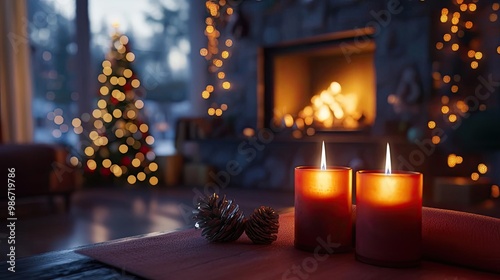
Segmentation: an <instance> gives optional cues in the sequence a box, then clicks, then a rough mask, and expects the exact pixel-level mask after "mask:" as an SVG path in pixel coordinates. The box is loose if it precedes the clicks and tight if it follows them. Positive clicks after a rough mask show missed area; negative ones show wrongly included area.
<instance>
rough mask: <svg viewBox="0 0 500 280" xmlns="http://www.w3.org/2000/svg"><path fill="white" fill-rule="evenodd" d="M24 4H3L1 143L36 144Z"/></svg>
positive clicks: (9, 0)
mask: <svg viewBox="0 0 500 280" xmlns="http://www.w3.org/2000/svg"><path fill="white" fill-rule="evenodd" d="M26 9H27V5H26V1H25V0H2V1H0V108H1V110H0V117H1V118H0V123H1V124H0V127H1V130H2V131H1V134H0V135H1V137H2V139H0V143H27V142H31V141H33V118H32V111H31V94H32V92H31V73H30V45H29V39H28V18H27V10H26Z"/></svg>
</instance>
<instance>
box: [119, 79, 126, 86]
mask: <svg viewBox="0 0 500 280" xmlns="http://www.w3.org/2000/svg"><path fill="white" fill-rule="evenodd" d="M126 83H127V80H126V79H125V78H124V77H119V78H118V85H120V86H124V85H125V84H126Z"/></svg>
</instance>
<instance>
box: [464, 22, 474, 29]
mask: <svg viewBox="0 0 500 280" xmlns="http://www.w3.org/2000/svg"><path fill="white" fill-rule="evenodd" d="M472 26H474V24H473V23H472V21H470V20H468V21H466V22H465V28H467V29H471V28H472Z"/></svg>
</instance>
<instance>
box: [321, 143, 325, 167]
mask: <svg viewBox="0 0 500 280" xmlns="http://www.w3.org/2000/svg"><path fill="white" fill-rule="evenodd" d="M321 170H326V155H325V141H323V145H322V148H321Z"/></svg>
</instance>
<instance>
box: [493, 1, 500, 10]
mask: <svg viewBox="0 0 500 280" xmlns="http://www.w3.org/2000/svg"><path fill="white" fill-rule="evenodd" d="M491 9H492V10H493V11H498V9H500V4H499V3H493V4H492V5H491Z"/></svg>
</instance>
